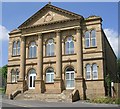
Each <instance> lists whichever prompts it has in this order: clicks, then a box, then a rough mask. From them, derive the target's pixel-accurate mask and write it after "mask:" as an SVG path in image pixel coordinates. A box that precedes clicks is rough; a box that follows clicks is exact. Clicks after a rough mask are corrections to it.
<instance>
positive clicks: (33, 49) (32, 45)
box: [29, 42, 36, 58]
mask: <svg viewBox="0 0 120 109" xmlns="http://www.w3.org/2000/svg"><path fill="white" fill-rule="evenodd" d="M35 57H36V44H35V42H31V43H30V45H29V58H35Z"/></svg>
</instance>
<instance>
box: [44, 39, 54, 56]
mask: <svg viewBox="0 0 120 109" xmlns="http://www.w3.org/2000/svg"><path fill="white" fill-rule="evenodd" d="M46 55H47V56H54V55H55V53H54V41H53V39H49V40H48V41H47V44H46Z"/></svg>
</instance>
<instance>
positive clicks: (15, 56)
mask: <svg viewBox="0 0 120 109" xmlns="http://www.w3.org/2000/svg"><path fill="white" fill-rule="evenodd" d="M12 57H20V55H15V56H13V55H12Z"/></svg>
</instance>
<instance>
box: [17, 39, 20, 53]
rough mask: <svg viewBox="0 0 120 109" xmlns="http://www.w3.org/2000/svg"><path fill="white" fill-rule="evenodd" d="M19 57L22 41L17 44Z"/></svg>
mask: <svg viewBox="0 0 120 109" xmlns="http://www.w3.org/2000/svg"><path fill="white" fill-rule="evenodd" d="M17 55H20V41H18V42H17Z"/></svg>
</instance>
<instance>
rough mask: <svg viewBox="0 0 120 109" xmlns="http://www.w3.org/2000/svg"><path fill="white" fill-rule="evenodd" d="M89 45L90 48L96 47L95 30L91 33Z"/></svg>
mask: <svg viewBox="0 0 120 109" xmlns="http://www.w3.org/2000/svg"><path fill="white" fill-rule="evenodd" d="M91 44H92V47H95V46H96V31H95V30H92V31H91Z"/></svg>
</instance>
